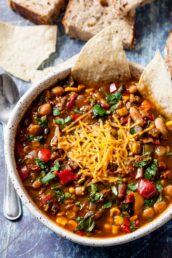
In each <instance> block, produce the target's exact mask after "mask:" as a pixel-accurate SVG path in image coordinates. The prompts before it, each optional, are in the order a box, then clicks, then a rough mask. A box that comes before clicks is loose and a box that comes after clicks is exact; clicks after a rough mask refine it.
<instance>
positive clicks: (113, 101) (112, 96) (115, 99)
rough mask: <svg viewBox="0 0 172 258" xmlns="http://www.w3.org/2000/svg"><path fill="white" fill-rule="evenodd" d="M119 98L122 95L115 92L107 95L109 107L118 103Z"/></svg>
mask: <svg viewBox="0 0 172 258" xmlns="http://www.w3.org/2000/svg"><path fill="white" fill-rule="evenodd" d="M121 98H122V94H121V93H120V92H116V93H114V94H109V95H107V97H106V100H107V102H108V103H109V104H110V105H111V106H114V105H116V104H117V103H118V102H119V101H120V99H121Z"/></svg>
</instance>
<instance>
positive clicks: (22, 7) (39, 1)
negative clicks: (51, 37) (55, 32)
mask: <svg viewBox="0 0 172 258" xmlns="http://www.w3.org/2000/svg"><path fill="white" fill-rule="evenodd" d="M9 4H10V6H11V8H12V9H13V10H14V11H16V12H18V13H20V14H21V15H22V16H23V17H25V18H26V19H28V20H30V21H32V22H34V23H36V24H52V23H53V21H54V20H55V19H56V18H57V16H58V14H59V12H60V10H61V9H62V7H63V6H64V4H65V0H9Z"/></svg>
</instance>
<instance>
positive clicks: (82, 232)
mask: <svg viewBox="0 0 172 258" xmlns="http://www.w3.org/2000/svg"><path fill="white" fill-rule="evenodd" d="M76 233H77V234H78V235H79V236H85V232H84V231H81V230H79V231H77V232H76Z"/></svg>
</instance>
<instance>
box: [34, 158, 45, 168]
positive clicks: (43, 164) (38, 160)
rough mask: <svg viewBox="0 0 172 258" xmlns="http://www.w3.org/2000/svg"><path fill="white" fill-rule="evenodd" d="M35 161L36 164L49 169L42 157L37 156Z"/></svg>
mask: <svg viewBox="0 0 172 258" xmlns="http://www.w3.org/2000/svg"><path fill="white" fill-rule="evenodd" d="M35 163H36V165H38V166H39V167H40V168H41V169H42V170H45V169H47V165H46V163H45V162H44V161H42V160H41V159H38V158H36V159H35Z"/></svg>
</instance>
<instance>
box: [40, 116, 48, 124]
mask: <svg viewBox="0 0 172 258" xmlns="http://www.w3.org/2000/svg"><path fill="white" fill-rule="evenodd" d="M37 122H38V124H39V125H40V126H41V127H47V126H48V120H47V117H46V116H42V117H40V118H37Z"/></svg>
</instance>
